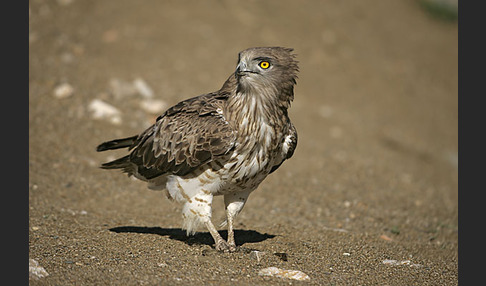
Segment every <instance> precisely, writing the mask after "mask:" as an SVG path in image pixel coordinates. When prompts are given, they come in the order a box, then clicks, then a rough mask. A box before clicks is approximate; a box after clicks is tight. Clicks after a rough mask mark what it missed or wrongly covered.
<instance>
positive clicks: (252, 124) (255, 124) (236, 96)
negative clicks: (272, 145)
mask: <svg viewBox="0 0 486 286" xmlns="http://www.w3.org/2000/svg"><path fill="white" fill-rule="evenodd" d="M278 92H279V91H278V90H277V89H275V88H272V87H263V88H258V89H246V90H244V91H241V90H240V91H236V90H235V91H234V93H233V94H232V95H231V96H230V97H229V98H228V101H227V105H226V109H225V116H226V119H227V120H228V121H229V122H230V124H232V125H233V127H234V128H235V129H236V130H238V133H239V134H240V135H241V136H253V137H261V139H262V140H263V141H265V140H268V139H270V138H274V137H276V136H278V133H280V132H278V131H277V130H276V129H277V128H278V126H282V125H284V123H285V122H286V121H287V120H288V117H287V108H288V105H290V103H287V102H282V101H281V100H280V98H279V96H278ZM266 137H268V138H266Z"/></svg>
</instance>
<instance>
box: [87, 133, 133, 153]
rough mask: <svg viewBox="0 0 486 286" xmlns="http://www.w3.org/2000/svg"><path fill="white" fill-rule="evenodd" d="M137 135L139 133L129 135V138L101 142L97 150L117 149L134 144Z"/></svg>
mask: <svg viewBox="0 0 486 286" xmlns="http://www.w3.org/2000/svg"><path fill="white" fill-rule="evenodd" d="M137 137H138V135H136V136H132V137H128V138H122V139H115V140H112V141H108V142H104V143H101V144H100V145H98V147H96V151H98V152H102V151H106V150H115V149H120V148H126V147H130V146H132V145H133V142H135V140H136V139H137Z"/></svg>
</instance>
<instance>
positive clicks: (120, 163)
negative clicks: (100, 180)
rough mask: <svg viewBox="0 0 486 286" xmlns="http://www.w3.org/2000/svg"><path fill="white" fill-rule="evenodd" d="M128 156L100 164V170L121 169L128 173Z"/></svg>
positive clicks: (130, 165) (129, 165) (129, 169)
mask: <svg viewBox="0 0 486 286" xmlns="http://www.w3.org/2000/svg"><path fill="white" fill-rule="evenodd" d="M129 157H130V155H126V156H125V157H121V158H119V159H116V160H113V161H110V162H107V163H103V164H101V166H100V168H101V169H123V171H124V172H127V173H130V171H131V168H130V167H132V164H130V159H129Z"/></svg>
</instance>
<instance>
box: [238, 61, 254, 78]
mask: <svg viewBox="0 0 486 286" xmlns="http://www.w3.org/2000/svg"><path fill="white" fill-rule="evenodd" d="M248 73H256V72H254V71H252V70H250V69H248V67H247V65H246V63H245V62H244V61H241V62H240V63H238V65H237V66H236V71H235V77H241V76H244V75H247V74H248Z"/></svg>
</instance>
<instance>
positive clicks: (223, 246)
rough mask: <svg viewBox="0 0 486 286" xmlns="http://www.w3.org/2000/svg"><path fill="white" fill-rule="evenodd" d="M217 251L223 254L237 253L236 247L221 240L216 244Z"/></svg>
mask: <svg viewBox="0 0 486 286" xmlns="http://www.w3.org/2000/svg"><path fill="white" fill-rule="evenodd" d="M215 248H216V250H218V251H221V252H235V251H236V245H232V244H229V243H228V242H226V241H224V240H220V241H218V242H217V243H216V247H215Z"/></svg>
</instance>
